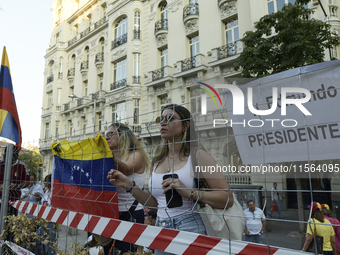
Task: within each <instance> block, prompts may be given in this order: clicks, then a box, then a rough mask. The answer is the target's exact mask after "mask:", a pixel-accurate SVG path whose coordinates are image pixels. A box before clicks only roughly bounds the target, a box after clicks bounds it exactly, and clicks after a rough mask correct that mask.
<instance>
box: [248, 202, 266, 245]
mask: <svg viewBox="0 0 340 255" xmlns="http://www.w3.org/2000/svg"><path fill="white" fill-rule="evenodd" d="M247 205H248V209H245V210H244V214H245V215H246V219H247V221H246V226H245V228H244V232H245V235H246V241H247V242H253V243H262V241H263V232H264V230H265V229H266V226H267V221H266V217H265V215H264V213H263V211H262V210H261V209H260V208H258V207H256V206H255V202H254V201H253V200H249V201H248V202H247Z"/></svg>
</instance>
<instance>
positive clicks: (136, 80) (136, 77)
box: [132, 76, 140, 84]
mask: <svg viewBox="0 0 340 255" xmlns="http://www.w3.org/2000/svg"><path fill="white" fill-rule="evenodd" d="M132 79H133V84H140V76H132Z"/></svg>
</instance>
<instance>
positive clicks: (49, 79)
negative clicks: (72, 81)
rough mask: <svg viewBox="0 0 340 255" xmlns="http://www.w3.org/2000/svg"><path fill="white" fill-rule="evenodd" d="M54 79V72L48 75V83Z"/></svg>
mask: <svg viewBox="0 0 340 255" xmlns="http://www.w3.org/2000/svg"><path fill="white" fill-rule="evenodd" d="M53 80H54V75H53V74H51V75H50V76H48V77H47V83H50V82H51V81H53Z"/></svg>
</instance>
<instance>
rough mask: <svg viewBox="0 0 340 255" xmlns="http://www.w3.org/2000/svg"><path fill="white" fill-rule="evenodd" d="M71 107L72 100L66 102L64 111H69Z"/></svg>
mask: <svg viewBox="0 0 340 255" xmlns="http://www.w3.org/2000/svg"><path fill="white" fill-rule="evenodd" d="M69 109H70V102H68V103H67V104H64V111H67V110H69Z"/></svg>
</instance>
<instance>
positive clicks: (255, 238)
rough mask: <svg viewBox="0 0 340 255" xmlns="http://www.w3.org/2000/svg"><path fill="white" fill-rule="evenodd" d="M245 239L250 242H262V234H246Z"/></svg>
mask: <svg viewBox="0 0 340 255" xmlns="http://www.w3.org/2000/svg"><path fill="white" fill-rule="evenodd" d="M246 241H247V242H252V243H262V241H263V236H262V235H250V236H246Z"/></svg>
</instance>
